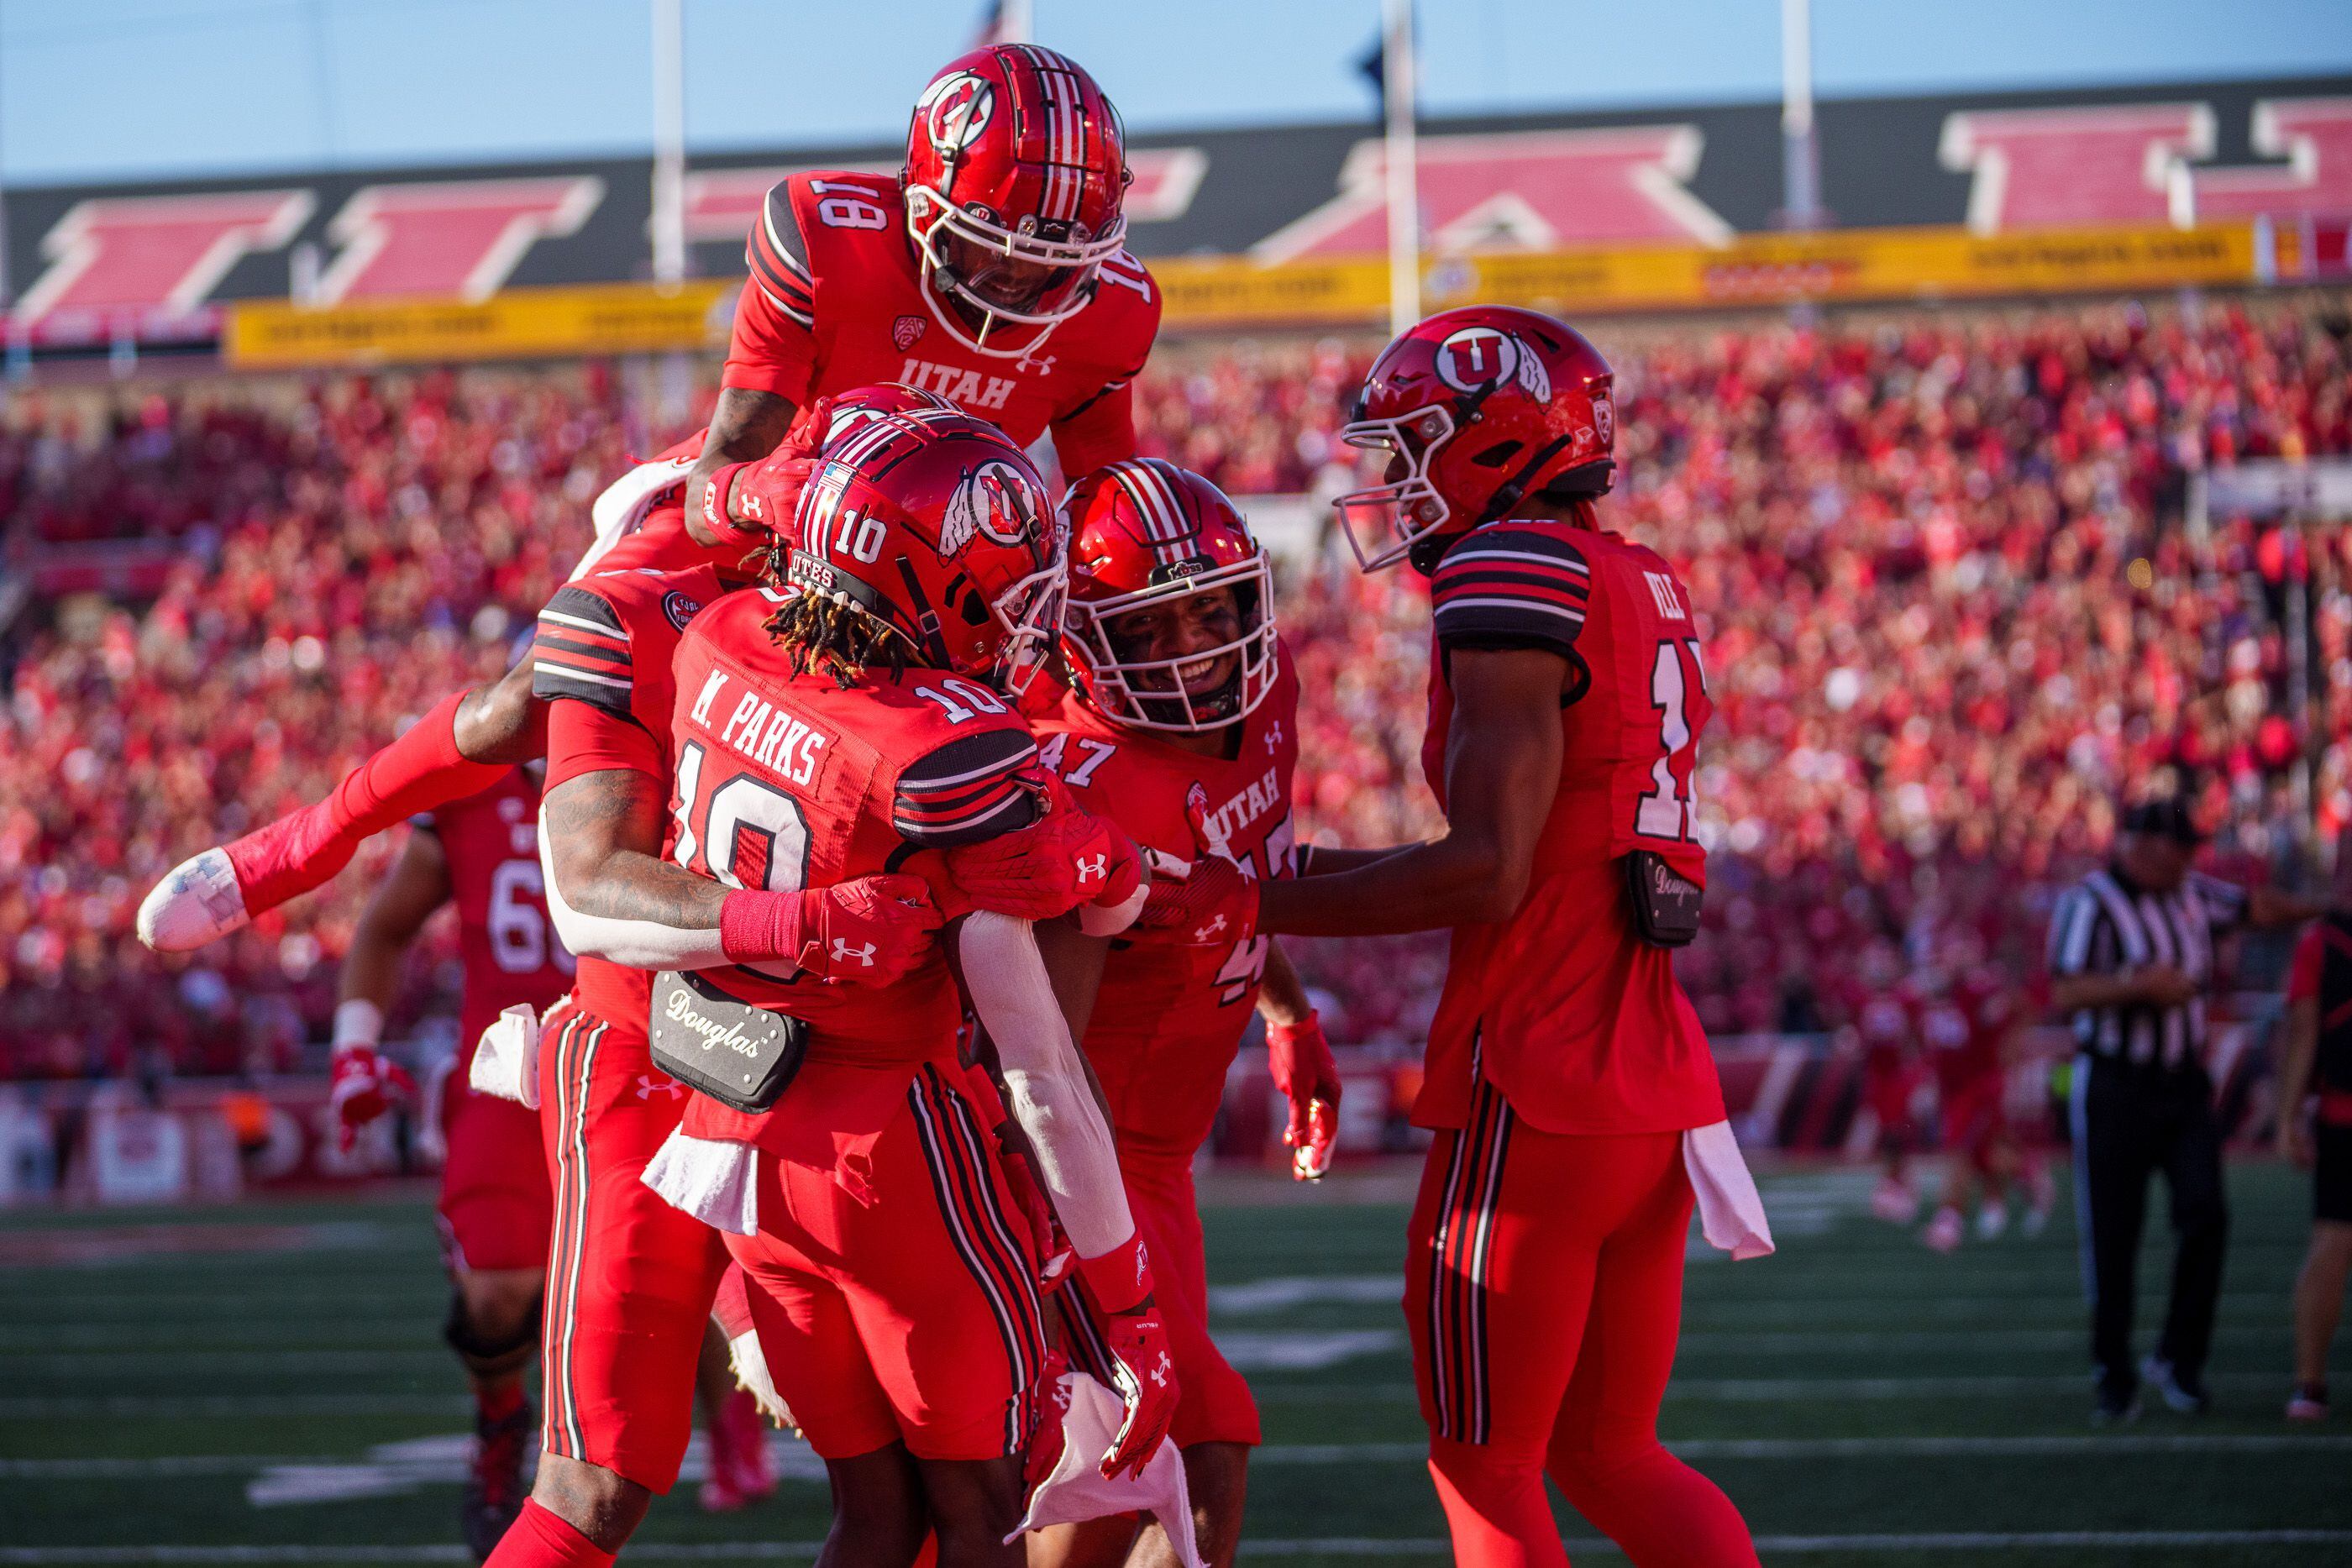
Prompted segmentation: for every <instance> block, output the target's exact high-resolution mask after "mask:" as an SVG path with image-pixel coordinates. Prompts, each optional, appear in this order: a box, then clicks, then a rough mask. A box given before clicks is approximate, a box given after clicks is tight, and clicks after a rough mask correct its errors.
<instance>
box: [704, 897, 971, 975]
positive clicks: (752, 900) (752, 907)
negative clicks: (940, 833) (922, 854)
mask: <svg viewBox="0 0 2352 1568" xmlns="http://www.w3.org/2000/svg"><path fill="white" fill-rule="evenodd" d="M940 921H941V916H940V912H939V909H938V906H936V905H935V904H932V903H931V893H930V889H929V886H927V885H926V884H925V883H924V882H923V879H922V878H920V877H919V876H907V875H904V874H902V873H895V872H893V873H883V874H880V875H877V876H861V877H857V878H856V879H854V880H852V881H849V882H843V883H835V884H834V885H832V886H831V887H813V888H805V889H803V890H801V891H799V892H793V893H752V892H748V891H747V892H738V893H730V894H728V895H727V898H726V901H725V902H724V903H722V904H720V905H719V948H720V950H721V951H722V952H724V953H725V954H726V955H727V956H728V957H730V958H731V959H733V960H734V961H735V962H737V963H739V964H747V963H761V962H765V961H769V960H773V959H779V958H781V959H782V960H783V961H784V962H786V963H789V964H792V965H793V966H795V967H798V968H799V969H800V970H801V972H802V973H803V974H805V975H809V976H812V977H815V978H816V979H819V980H824V981H825V982H827V983H829V984H843V985H854V986H887V985H891V984H893V983H895V982H897V981H898V980H900V979H902V978H904V977H906V976H907V975H908V974H909V973H910V972H912V971H913V970H915V969H917V968H919V967H921V966H922V964H923V963H924V962H925V961H926V960H927V959H929V957H930V956H931V951H932V936H933V934H934V933H936V932H937V931H938V930H939V928H940Z"/></svg>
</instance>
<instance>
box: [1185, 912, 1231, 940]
mask: <svg viewBox="0 0 2352 1568" xmlns="http://www.w3.org/2000/svg"><path fill="white" fill-rule="evenodd" d="M1224 928H1225V917H1224V916H1223V915H1218V916H1217V917H1216V918H1215V919H1214V920H1212V921H1210V922H1209V923H1208V924H1207V925H1203V926H1202V927H1201V928H1200V929H1199V930H1198V931H1195V932H1193V933H1192V940H1193V941H1195V942H1206V941H1207V940H1208V939H1209V938H1210V937H1212V936H1215V935H1216V934H1217V933H1218V932H1220V931H1223V929H1224Z"/></svg>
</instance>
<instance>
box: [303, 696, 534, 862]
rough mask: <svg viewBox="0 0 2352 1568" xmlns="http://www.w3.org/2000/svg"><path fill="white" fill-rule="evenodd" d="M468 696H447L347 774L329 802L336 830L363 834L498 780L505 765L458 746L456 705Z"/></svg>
mask: <svg viewBox="0 0 2352 1568" xmlns="http://www.w3.org/2000/svg"><path fill="white" fill-rule="evenodd" d="M465 696H466V694H465V693H463V692H457V693H455V694H453V695H449V696H446V697H443V698H442V699H441V700H440V701H439V702H437V703H436V704H434V705H433V710H432V711H431V712H430V713H427V714H426V715H425V716H424V717H423V718H420V719H418V720H417V721H416V722H415V724H412V725H410V726H409V727H408V728H407V729H406V730H405V731H404V733H403V734H402V735H401V737H400V738H399V739H397V740H395V741H394V742H393V743H392V744H391V745H390V746H387V747H384V748H383V750H382V751H379V752H377V753H376V754H375V755H374V756H373V757H371V758H368V759H367V760H366V761H365V762H362V763H361V764H360V765H359V766H358V767H357V768H352V770H351V772H350V773H348V774H346V775H345V776H344V778H343V781H342V782H341V784H338V785H336V786H335V792H334V793H333V794H332V795H331V796H329V797H328V798H327V800H326V802H325V804H326V808H327V815H328V819H329V820H330V821H331V822H332V823H333V824H334V827H335V830H336V831H337V832H338V833H340V834H343V835H347V836H349V837H351V838H353V839H364V838H367V837H370V836H371V835H373V834H375V833H380V832H382V831H384V830H385V829H386V828H390V827H394V826H397V825H398V824H399V823H400V822H402V821H404V820H406V819H407V818H410V817H413V816H415V815H416V813H417V812H419V811H429V810H432V809H433V808H434V807H436V806H446V805H447V804H448V803H449V802H450V801H452V800H464V799H465V798H466V797H467V796H468V795H472V794H477V793H478V792H480V791H481V790H484V789H488V788H489V787H490V786H491V785H493V784H495V783H497V782H498V781H499V777H500V776H501V775H503V774H504V773H505V772H506V770H507V764H505V763H503V762H470V761H467V758H466V756H465V754H464V753H463V752H461V751H459V750H458V749H457V705H458V704H459V703H460V702H463V701H464V700H465Z"/></svg>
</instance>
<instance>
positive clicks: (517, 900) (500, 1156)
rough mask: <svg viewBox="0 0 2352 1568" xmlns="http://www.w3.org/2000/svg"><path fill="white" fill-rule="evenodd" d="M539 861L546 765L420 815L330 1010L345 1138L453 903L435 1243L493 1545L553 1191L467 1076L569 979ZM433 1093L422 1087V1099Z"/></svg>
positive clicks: (364, 1109)
mask: <svg viewBox="0 0 2352 1568" xmlns="http://www.w3.org/2000/svg"><path fill="white" fill-rule="evenodd" d="M540 874H541V873H540V869H539V779H538V778H537V777H536V770H535V769H530V768H511V769H509V771H508V772H507V774H506V776H505V777H504V778H502V779H499V781H498V782H497V783H495V784H493V785H491V786H490V787H489V788H488V789H485V790H483V791H482V792H481V793H480V794H478V795H469V796H467V798H466V799H465V800H456V801H452V802H451V803H449V804H448V805H446V806H444V807H441V808H440V809H439V810H436V811H434V812H433V813H432V814H431V815H429V816H426V817H422V818H419V819H418V820H417V822H416V827H415V831H413V832H412V833H410V834H409V836H408V841H407V842H406V843H405V844H404V845H402V846H401V850H400V853H399V854H398V856H397V857H395V858H394V861H393V862H392V868H391V870H390V871H388V872H387V873H385V875H384V879H383V883H381V884H379V885H378V887H377V888H376V891H375V895H374V896H373V898H371V899H370V900H369V901H368V905H367V908H366V909H365V910H364V911H362V913H361V915H360V919H359V925H358V926H357V927H356V928H355V929H354V930H353V931H352V946H351V951H350V953H349V954H348V955H347V956H345V958H344V960H343V969H342V977H341V995H340V998H339V1003H338V1005H337V1007H336V1009H335V1054H334V1079H333V1085H334V1086H333V1089H332V1091H331V1094H330V1102H329V1103H331V1106H332V1107H333V1109H334V1112H335V1115H336V1120H337V1123H338V1125H339V1127H340V1129H341V1137H342V1140H343V1143H344V1145H345V1146H347V1147H348V1146H349V1145H350V1143H351V1141H352V1137H353V1136H354V1134H356V1133H357V1132H358V1130H359V1129H360V1128H361V1127H362V1126H364V1125H365V1124H368V1123H370V1122H372V1121H373V1120H374V1119H375V1118H377V1117H378V1116H380V1115H382V1114H383V1113H384V1112H385V1111H387V1110H389V1109H390V1108H391V1107H392V1105H393V1103H394V1102H396V1101H397V1100H399V1099H401V1098H403V1097H404V1094H405V1092H406V1091H407V1089H408V1083H407V1076H406V1074H405V1073H404V1072H402V1071H401V1070H400V1069H399V1068H398V1067H396V1066H395V1065H394V1064H393V1063H392V1061H390V1060H389V1059H388V1058H385V1057H383V1056H382V1055H380V1054H378V1052H377V1050H376V1047H377V1044H378V1043H379V1041H380V1040H382V1038H383V1020H384V1015H385V1013H386V1012H387V1011H389V1010H390V1009H391V1007H392V1002H393V998H394V994H395V992H396V991H397V990H398V988H399V982H400V967H401V961H402V959H403V958H404V957H405V956H406V955H407V952H408V948H409V946H410V944H412V943H414V942H415V940H416V936H417V934H418V933H419V932H420V931H422V930H423V929H424V928H425V921H426V920H428V919H430V918H431V917H432V915H433V914H434V912H435V911H436V910H437V909H439V908H441V906H442V905H444V904H451V903H455V904H457V943H458V957H459V959H460V961H461V963H462V965H463V967H464V971H465V992H464V1000H463V1002H462V1004H461V1009H460V1011H459V1013H458V1021H457V1061H456V1062H455V1063H454V1064H453V1066H452V1067H451V1069H450V1071H448V1073H447V1075H446V1077H445V1078H444V1079H443V1080H442V1088H441V1092H440V1093H439V1095H438V1096H437V1100H438V1104H439V1110H440V1128H439V1137H440V1144H441V1146H442V1149H443V1151H444V1152H443V1155H442V1163H441V1199H440V1205H439V1217H440V1224H441V1258H442V1263H443V1265H444V1267H446V1269H447V1270H448V1272H449V1278H450V1280H451V1281H452V1282H453V1283H454V1284H455V1286H456V1291H457V1293H456V1296H455V1298H454V1299H453V1300H452V1301H450V1303H449V1320H448V1322H447V1324H446V1328H445V1329H444V1331H443V1332H444V1333H445V1335H446V1338H447V1339H448V1341H449V1346H450V1348H451V1349H452V1350H454V1351H456V1352H457V1359H458V1360H459V1361H460V1362H461V1363H463V1364H464V1365H465V1368H466V1375H467V1380H468V1381H469V1382H470V1383H471V1384H472V1385H473V1390H474V1407H475V1413H474V1437H475V1441H474V1453H473V1459H472V1472H471V1474H470V1475H469V1476H468V1478H467V1483H466V1490H465V1497H464V1500H463V1502H462V1503H461V1504H460V1506H459V1519H460V1521H461V1522H462V1524H463V1526H464V1529H465V1537H466V1544H467V1546H468V1547H469V1548H471V1549H472V1551H473V1552H474V1554H475V1555H476V1556H477V1557H482V1556H486V1555H488V1552H489V1550H490V1548H491V1547H492V1546H494V1545H496V1544H497V1542H498V1539H499V1535H500V1533H501V1532H503V1531H505V1529H506V1528H507V1526H508V1525H509V1523H511V1522H513V1520H514V1516H515V1513H516V1511H517V1510H519V1509H520V1508H521V1507H522V1492H523V1487H522V1464H523V1459H524V1458H525V1457H526V1455H527V1454H528V1453H529V1451H530V1448H529V1444H530V1433H531V1431H532V1429H533V1427H534V1426H535V1425H536V1419H535V1413H534V1412H533V1411H532V1410H531V1408H530V1400H529V1399H528V1398H527V1397H526V1396H524V1393H523V1387H522V1369H523V1366H524V1364H526V1363H528V1362H529V1361H530V1353H531V1348H532V1346H534V1345H535V1344H537V1343H538V1342H539V1305H540V1291H541V1287H542V1286H543V1285H544V1284H545V1282H546V1279H547V1237H548V1226H549V1220H550V1217H551V1214H552V1213H553V1207H554V1206H553V1201H552V1199H551V1197H550V1194H549V1188H548V1185H547V1162H546V1157H545V1155H542V1154H541V1150H540V1143H539V1118H538V1117H537V1116H536V1115H535V1114H533V1113H531V1112H530V1110H528V1109H526V1108H525V1107H523V1106H521V1105H518V1104H516V1103H514V1102H512V1101H510V1100H501V1099H499V1098H498V1097H496V1096H495V1095H489V1094H482V1093H478V1092H476V1091H475V1090H474V1089H473V1088H472V1087H471V1085H470V1084H469V1083H468V1082H467V1070H468V1069H469V1067H470V1066H471V1064H472V1061H473V1055H474V1048H475V1045H476V1043H477V1042H478V1041H479V1040H480V1039H481V1038H482V1031H483V1030H485V1029H487V1028H488V1027H489V1024H490V1021H491V1020H492V1019H495V1018H497V1017H498V1016H499V1013H500V1012H501V1011H503V1010H504V1009H507V1008H509V1007H518V1006H520V1007H527V1008H529V1009H531V1010H532V1011H533V1012H537V1011H538V1010H540V1009H542V1008H544V1007H546V1006H547V1005H548V1004H549V1003H551V1002H552V1001H554V1000H555V998H558V997H560V996H562V994H563V993H564V992H565V991H567V990H569V989H571V988H572V955H571V954H570V953H568V952H566V951H564V948H563V944H562V942H561V941H559V940H557V938H556V936H555V933H554V929H553V928H552V927H551V925H549V924H548V919H547V902H546V898H545V895H544V894H542V893H541V881H540ZM435 1098H436V1097H434V1096H428V1103H431V1101H432V1100H433V1099H435Z"/></svg>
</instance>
